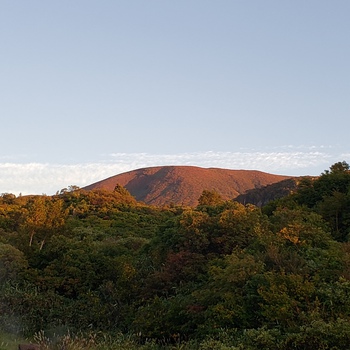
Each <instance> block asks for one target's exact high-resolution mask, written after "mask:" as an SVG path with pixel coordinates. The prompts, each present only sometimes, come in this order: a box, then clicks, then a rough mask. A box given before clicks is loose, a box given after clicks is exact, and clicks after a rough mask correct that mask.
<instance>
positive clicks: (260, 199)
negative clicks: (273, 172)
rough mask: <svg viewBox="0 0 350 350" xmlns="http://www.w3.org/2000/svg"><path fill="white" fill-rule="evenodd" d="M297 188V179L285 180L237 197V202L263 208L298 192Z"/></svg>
mask: <svg viewBox="0 0 350 350" xmlns="http://www.w3.org/2000/svg"><path fill="white" fill-rule="evenodd" d="M297 187H298V180H297V178H290V179H285V180H282V181H279V182H275V183H273V184H269V185H266V186H263V187H260V188H254V189H251V190H248V191H247V192H245V193H243V194H240V195H239V196H237V197H236V198H235V201H237V202H239V203H242V204H248V203H250V204H254V205H256V206H258V207H262V206H264V205H266V204H267V203H268V202H270V201H273V200H275V199H278V198H282V197H285V196H287V195H288V194H290V193H292V192H293V191H294V190H296V189H297Z"/></svg>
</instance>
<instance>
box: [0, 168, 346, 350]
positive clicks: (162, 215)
mask: <svg viewBox="0 0 350 350" xmlns="http://www.w3.org/2000/svg"><path fill="white" fill-rule="evenodd" d="M349 233H350V170H349V165H348V164H347V163H346V162H345V161H343V162H338V163H335V164H333V165H332V166H331V167H330V168H329V170H325V171H324V172H323V173H322V174H320V175H319V176H317V177H304V178H301V179H300V180H299V183H298V187H297V189H296V190H295V191H293V192H292V193H290V194H289V195H287V196H285V197H283V198H280V199H278V200H275V201H271V202H269V203H268V204H266V205H265V206H263V207H261V208H259V207H257V206H254V205H250V204H247V205H243V204H240V203H238V202H235V201H225V200H223V199H222V198H221V197H220V195H219V194H218V193H216V192H215V191H213V190H205V191H203V193H202V195H201V197H200V198H199V204H198V206H196V207H184V206H176V205H169V206H163V207H155V206H149V205H145V204H143V203H139V202H137V201H136V200H135V199H134V198H133V197H132V196H131V195H130V194H129V192H128V191H127V190H126V189H124V188H123V187H121V186H116V188H115V189H114V191H103V190H94V191H84V190H81V189H79V188H77V187H76V186H71V187H69V188H68V189H63V190H61V191H59V192H57V193H56V194H55V195H53V196H47V195H41V196H15V195H13V194H9V193H3V194H2V195H1V196H0V350H8V349H14V347H11V344H10V343H11V342H10V341H8V342H7V341H6V339H12V338H11V337H13V336H14V337H16V339H22V340H23V341H26V342H32V343H36V344H39V345H40V346H41V349H50V350H51V349H57V350H58V349H62V350H63V349H65V350H75V349H106V350H107V349H111V350H112V349H126V350H127V349H149V350H152V349H188V350H189V349H198V350H209V349H213V350H214V349H215V350H220V349H221V350H227V349H236V350H238V349H260V350H261V349H269V350H270V349H276V350H278V349H305V350H308V349H313V350H314V349H333V350H335V349H350V243H349ZM1 337H2V338H1Z"/></svg>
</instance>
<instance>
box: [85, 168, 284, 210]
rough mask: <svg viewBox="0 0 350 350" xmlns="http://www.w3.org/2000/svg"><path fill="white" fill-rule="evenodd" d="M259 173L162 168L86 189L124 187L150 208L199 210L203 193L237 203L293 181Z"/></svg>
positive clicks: (279, 176) (280, 176) (114, 179)
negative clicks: (171, 206) (242, 197)
mask: <svg viewBox="0 0 350 350" xmlns="http://www.w3.org/2000/svg"><path fill="white" fill-rule="evenodd" d="M290 178H291V177H290V176H283V175H274V174H269V173H264V172H261V171H256V170H229V169H219V168H200V167H194V166H159V167H150V168H142V169H137V170H132V171H128V172H126V173H122V174H119V175H115V176H112V177H109V178H107V179H105V180H101V181H98V182H96V183H93V184H91V185H89V186H86V187H84V188H83V189H85V190H93V189H105V190H110V191H113V190H114V188H115V187H116V185H118V184H119V185H121V186H123V187H125V188H126V189H127V190H128V191H129V192H130V193H131V194H132V195H133V196H134V197H135V198H136V199H137V200H138V201H141V202H144V203H146V204H150V205H157V206H161V205H169V204H175V205H188V206H196V205H197V204H198V198H199V197H200V195H201V194H202V192H203V190H210V191H212V190H215V191H216V192H218V193H219V194H220V195H221V196H222V198H223V199H234V198H236V197H237V196H239V195H241V194H244V193H246V192H247V191H248V190H253V189H259V188H263V187H264V186H267V185H270V184H274V183H278V182H280V181H282V180H286V179H290Z"/></svg>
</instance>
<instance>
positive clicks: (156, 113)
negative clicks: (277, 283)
mask: <svg viewBox="0 0 350 350" xmlns="http://www.w3.org/2000/svg"><path fill="white" fill-rule="evenodd" d="M349 15H350V2H349V1H348V0H334V1H323V0H308V1H302V0H296V1H287V0H285V1H281V0H274V1H272V0H264V1H261V0H251V1H243V0H218V1H213V0H212V1H208V0H176V1H175V0H173V1H170V0H169V1H164V0H148V1H144V0H135V1H131V0H128V1H126V0H125V1H118V0H113V1H112V0H110V1H107V0H100V1H90V0H74V1H71V0H69V1H66V0H61V1H38V0H31V1H26V0H22V1H10V0H4V1H1V2H0V42H1V48H0V115H1V121H2V123H1V126H2V128H1V138H0V193H4V192H11V193H15V194H18V193H23V194H27V193H38V194H41V193H46V194H53V193H55V192H56V191H57V190H60V189H61V188H64V187H67V186H69V185H77V186H84V185H87V184H89V183H91V182H95V181H98V180H101V179H103V178H106V177H108V176H112V175H115V174H117V173H120V172H124V171H128V170H132V169H136V168H140V167H144V166H156V165H170V164H179V165H180V164H181V165H197V166H203V167H222V168H228V169H257V170H262V171H266V172H272V173H278V174H287V175H318V174H320V173H321V172H322V171H323V170H325V169H328V168H329V166H330V165H331V164H333V163H334V162H337V161H342V160H345V161H348V162H349V161H350V148H349V146H350V145H349V137H348V134H349V126H350V119H349V112H350V98H349V96H350V63H349V62H350V42H349V38H350V22H349Z"/></svg>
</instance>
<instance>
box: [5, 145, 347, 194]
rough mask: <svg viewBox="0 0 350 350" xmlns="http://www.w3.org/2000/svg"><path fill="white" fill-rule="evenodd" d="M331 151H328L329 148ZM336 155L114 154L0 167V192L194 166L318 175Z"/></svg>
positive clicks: (50, 190) (300, 151) (290, 150)
mask: <svg viewBox="0 0 350 350" xmlns="http://www.w3.org/2000/svg"><path fill="white" fill-rule="evenodd" d="M328 151H329V149H328ZM349 157H350V155H349V154H342V155H341V157H340V158H339V157H338V156H335V155H332V154H330V153H329V152H327V149H324V148H322V149H321V150H320V148H318V149H315V148H310V147H309V148H306V147H304V148H300V147H298V148H295V147H293V146H287V147H285V148H282V151H279V152H278V151H273V150H270V151H268V150H267V151H264V152H262V151H254V150H253V151H248V150H247V151H242V152H211V151H209V152H198V153H181V154H147V153H113V154H110V155H108V156H107V157H105V159H104V160H103V161H98V162H94V163H82V164H73V165H72V164H70V165H69V164H49V163H9V162H7V163H0V193H14V194H16V195H18V194H19V193H22V194H42V193H46V194H49V195H50V194H54V193H55V192H56V191H59V190H61V189H62V188H65V187H68V186H70V185H76V186H79V187H83V186H86V185H88V184H91V183H94V182H96V181H99V180H102V179H105V178H107V177H110V176H113V175H116V174H120V173H122V172H126V171H129V170H134V169H138V168H143V167H149V166H158V165H194V166H201V167H205V168H209V167H217V168H226V169H247V170H253V169H254V170H261V171H265V172H270V173H275V174H285V175H318V174H320V173H321V172H322V171H323V170H325V169H328V168H329V166H330V165H331V164H333V163H334V162H336V161H341V160H344V159H345V160H346V158H349Z"/></svg>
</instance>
